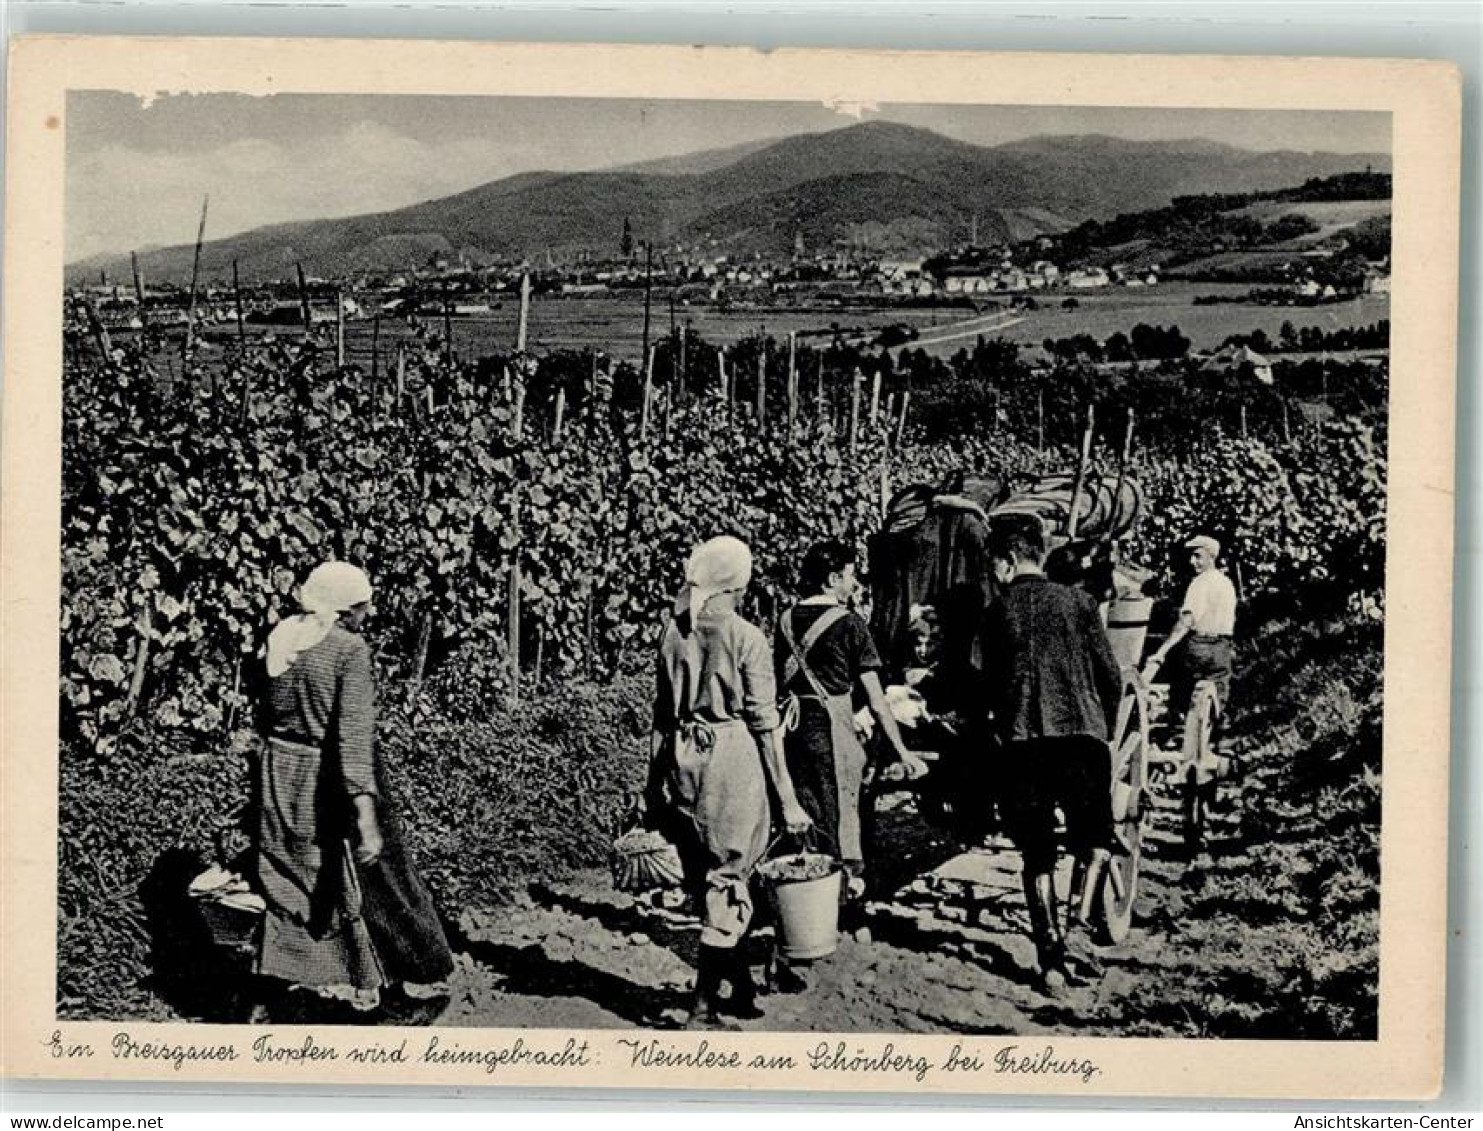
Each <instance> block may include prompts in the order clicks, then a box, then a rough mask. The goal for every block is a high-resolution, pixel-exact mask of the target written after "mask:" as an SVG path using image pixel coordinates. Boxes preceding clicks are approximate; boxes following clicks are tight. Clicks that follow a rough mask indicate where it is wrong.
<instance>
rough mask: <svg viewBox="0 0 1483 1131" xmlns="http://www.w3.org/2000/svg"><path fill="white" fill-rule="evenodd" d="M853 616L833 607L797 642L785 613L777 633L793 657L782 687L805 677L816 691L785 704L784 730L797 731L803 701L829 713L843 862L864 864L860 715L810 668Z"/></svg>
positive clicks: (792, 697)
mask: <svg viewBox="0 0 1483 1131" xmlns="http://www.w3.org/2000/svg"><path fill="white" fill-rule="evenodd" d="M848 615H849V613H848V611H847V610H846V609H845V608H843V607H842V606H840V605H834V606H831V607H829V608H828V609H827V610H825V612H824V613H823V614H822V615H821V616H820V617H819V619H818V620H816V621H814V623H813V624H812V625H811V626H810V627H809V630H808V631H807V632H806V633H804V635H803V639H802V640H795V639H794V638H793V629H792V626H791V625H790V623H789V622H790V620H791V619H792V618H791V616H790V615H789V614H788V613H784V614H783V616H782V617H781V618H780V619H779V621H778V633H779V635H780V636H781V637H782V638H783V640H784V642H785V643H786V644H787V645H788V650H789V653H790V655H789V657H788V660H787V662H786V663H785V664H784V666H783V680H782V686H784V687H786V686H788V684H789V683H791V682H792V681H793V679H794V677H795V676H796V675H798V673H800V672H801V673H803V677H804V679H805V680H807V682H808V685H809V688H810V691H811V694H805V695H799V694H797V693H796V692H795V693H793V694H792V695H790V696H788V698H787V699H786V700H784V703H783V727H784V729H785V730H788V731H793V730H796V729H797V727H798V721H799V709H800V703H799V701H800V700H802V699H812V700H815V701H816V702H818V703H821V704H822V705H823V706H824V709H825V710H826V711H827V712H828V715H829V739H830V762H831V768H832V770H833V775H832V776H833V786H834V793H835V797H836V798H837V801H838V813H839V816H838V844H839V856H840V859H841V860H846V861H852V862H859V861H861V860H863V859H864V858H865V853H864V849H863V846H862V844H861V840H862V838H861V830H860V793H861V790H862V789H863V788H864V782H865V763H866V755H865V747H863V746H862V745H860V739H859V738H858V737H857V736H856V734H855V722H854V713H855V712H854V706H853V704H852V703H851V702H850V696H849V694H848V693H846V694H843V695H833V694H830V693H829V692H828V691H827V690H825V688H824V685H823V684H822V683H820V682H819V680H818V677H817V676H815V675H814V673H813V670H812V669H811V668H810V667H809V666H808V652H809V650H810V649H811V648H813V646H814V645H815V644H816V643H818V641H819V638H820V637H821V636H823V635H824V633H825V632H827V631H828V630H829V629H830V628H831V627H833V626H834V625H835V624H837V623H838V622H839V621H840V620H841V619H842V618H844V617H846V616H848ZM810 815H811V816H812V815H814V814H810Z"/></svg>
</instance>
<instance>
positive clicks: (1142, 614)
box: [1107, 594, 1153, 668]
mask: <svg viewBox="0 0 1483 1131" xmlns="http://www.w3.org/2000/svg"><path fill="white" fill-rule="evenodd" d="M1152 613H1153V598H1152V597H1144V596H1142V595H1141V594H1140V595H1137V596H1130V597H1124V596H1117V597H1114V598H1113V599H1112V600H1111V601H1110V602H1109V603H1108V606H1107V639H1108V641H1109V642H1110V643H1111V644H1112V654H1113V655H1114V656H1116V657H1117V663H1118V666H1119V667H1121V668H1136V667H1138V665H1139V664H1141V663H1142V662H1143V645H1144V642H1145V641H1146V640H1147V639H1148V618H1149V616H1150V615H1151V614H1152Z"/></svg>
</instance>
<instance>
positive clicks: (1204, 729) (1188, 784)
mask: <svg viewBox="0 0 1483 1131" xmlns="http://www.w3.org/2000/svg"><path fill="white" fill-rule="evenodd" d="M1218 700H1219V694H1218V693H1217V691H1216V689H1215V685H1214V684H1213V683H1210V682H1208V681H1205V680H1201V681H1200V682H1199V683H1197V684H1196V685H1195V691H1194V695H1193V696H1191V702H1190V707H1189V712H1188V713H1187V714H1186V715H1185V716H1184V762H1183V765H1182V769H1181V774H1182V781H1181V793H1182V797H1181V801H1182V808H1183V811H1184V847H1185V849H1186V851H1187V852H1188V853H1189V855H1190V856H1191V857H1192V858H1193V857H1194V856H1195V855H1196V854H1197V853H1198V852H1199V851H1200V846H1201V845H1202V844H1203V843H1204V840H1205V818H1206V816H1207V815H1208V811H1209V808H1210V802H1211V801H1212V800H1214V794H1215V778H1214V767H1215V765H1216V761H1215V742H1214V739H1215V716H1216V713H1217V712H1218V711H1219V709H1220V705H1219V702H1218Z"/></svg>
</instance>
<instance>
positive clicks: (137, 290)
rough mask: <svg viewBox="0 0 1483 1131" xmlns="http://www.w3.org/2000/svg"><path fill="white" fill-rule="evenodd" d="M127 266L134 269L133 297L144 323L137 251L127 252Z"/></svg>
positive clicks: (234, 264)
mask: <svg viewBox="0 0 1483 1131" xmlns="http://www.w3.org/2000/svg"><path fill="white" fill-rule="evenodd" d="M232 265H233V269H234V270H235V268H236V260H233V261H232ZM129 266H130V267H132V268H133V270H134V299H135V301H137V302H138V303H139V325H140V326H141V327H142V326H143V325H144V324H145V317H144V275H143V274H142V273H141V272H140V270H139V253H138V252H134V251H131V252H129Z"/></svg>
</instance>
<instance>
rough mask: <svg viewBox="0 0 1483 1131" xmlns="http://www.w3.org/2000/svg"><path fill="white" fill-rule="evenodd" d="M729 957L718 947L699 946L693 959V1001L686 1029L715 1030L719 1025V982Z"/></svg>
mask: <svg viewBox="0 0 1483 1131" xmlns="http://www.w3.org/2000/svg"><path fill="white" fill-rule="evenodd" d="M728 958H729V955H728V953H727V952H726V951H725V950H722V949H721V948H719V947H714V946H706V945H705V944H704V943H702V944H701V946H700V951H699V953H698V954H697V955H696V958H695V1000H694V1004H693V1005H692V1006H691V1008H690V1019H689V1020H688V1021H687V1022H686V1025H685V1027H686V1028H687V1029H715V1028H717V1027H719V1025H720V1023H721V1018H720V1016H719V1014H720V1006H721V980H722V978H723V976H724V974H725V970H726V963H727V961H728Z"/></svg>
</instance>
